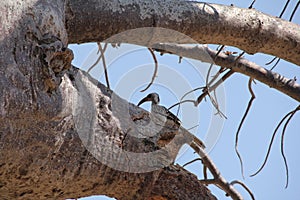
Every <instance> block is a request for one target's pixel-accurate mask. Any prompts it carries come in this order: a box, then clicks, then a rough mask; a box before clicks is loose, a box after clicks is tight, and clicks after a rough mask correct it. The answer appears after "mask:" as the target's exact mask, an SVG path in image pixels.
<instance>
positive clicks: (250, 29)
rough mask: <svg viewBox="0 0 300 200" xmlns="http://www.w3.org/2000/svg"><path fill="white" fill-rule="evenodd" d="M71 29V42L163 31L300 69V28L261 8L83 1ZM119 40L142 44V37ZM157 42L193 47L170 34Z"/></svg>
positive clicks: (69, 21) (71, 17)
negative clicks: (130, 32)
mask: <svg viewBox="0 0 300 200" xmlns="http://www.w3.org/2000/svg"><path fill="white" fill-rule="evenodd" d="M66 25H67V31H68V35H69V42H70V43H83V42H98V41H103V40H104V39H107V38H109V37H110V36H112V35H114V34H117V33H120V32H122V31H126V30H129V29H135V28H141V27H163V28H168V29H172V30H176V31H179V32H181V33H183V34H186V35H188V36H190V37H191V38H192V39H194V40H195V41H194V42H199V43H206V44H223V45H228V46H235V47H238V48H240V49H242V50H244V51H246V52H247V53H249V54H254V53H258V52H261V53H265V54H271V55H274V56H277V57H280V58H282V59H285V60H287V61H289V62H292V63H295V64H296V65H300V56H299V54H300V26H299V25H297V24H293V23H291V22H288V21H285V20H283V19H280V18H276V17H272V16H270V15H266V14H263V13H261V12H259V11H257V10H255V9H241V8H237V7H234V6H222V5H217V4H209V3H199V2H190V1H183V0H180V1H173V0H167V1H158V0H154V1H143V0H132V1H108V0H106V1H95V0H88V1H86V0H79V1H69V2H68V4H67V13H66ZM153 34H155V33H153ZM123 39H124V38H123ZM150 39H152V38H150ZM119 42H129V43H134V42H135V43H136V44H138V43H139V41H138V39H137V38H136V36H133V38H131V39H130V41H128V38H126V39H124V40H122V39H121V41H119ZM151 42H153V43H159V42H163V43H166V42H169V43H187V41H186V40H182V41H179V40H178V38H172V37H170V35H160V37H156V38H155V40H152V41H151ZM188 42H190V41H188Z"/></svg>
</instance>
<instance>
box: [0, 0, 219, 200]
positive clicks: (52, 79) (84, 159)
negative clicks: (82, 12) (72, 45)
mask: <svg viewBox="0 0 300 200" xmlns="http://www.w3.org/2000/svg"><path fill="white" fill-rule="evenodd" d="M64 9H65V4H64V1H61V0H56V1H53V0H48V1H33V0H27V1H9V0H7V1H3V2H2V7H1V13H2V14H3V15H2V16H3V17H2V18H1V21H0V23H1V25H2V28H1V43H0V51H1V53H0V66H1V67H0V81H1V84H0V96H1V98H0V105H1V109H0V147H1V151H0V174H1V175H0V198H1V199H16V198H18V199H65V198H72V197H73V198H77V197H82V196H89V195H96V194H106V195H108V196H113V197H116V198H118V199H166V198H172V199H199V198H203V199H215V197H214V196H213V195H212V194H211V193H210V191H209V190H208V189H207V188H206V187H205V186H203V185H202V184H201V183H200V181H199V180H198V179H197V177H196V176H195V175H193V174H191V173H189V172H187V171H186V170H184V169H183V168H182V167H180V166H173V165H171V166H170V167H165V168H161V167H160V168H158V169H156V170H149V172H145V173H131V172H130V170H129V168H128V169H127V172H126V170H123V171H118V170H116V168H112V167H114V166H111V167H108V166H107V165H109V163H108V164H107V165H105V164H103V162H99V161H98V160H97V159H96V157H95V155H92V153H90V152H92V151H88V150H91V149H88V147H90V146H86V145H87V144H86V143H85V142H89V140H85V139H86V138H88V139H89V137H86V138H85V135H84V136H83V137H82V135H80V133H78V127H76V126H78V124H79V123H80V122H81V121H85V120H86V119H85V118H80V117H81V116H76V115H74V110H76V108H80V107H76V106H77V104H78V103H79V104H78V105H91V104H89V102H88V101H87V102H84V101H85V99H80V98H81V97H85V96H84V95H85V94H88V95H90V96H89V97H87V99H88V100H89V99H90V100H95V99H96V100H97V101H96V102H93V103H95V104H92V108H93V107H95V106H96V107H95V110H92V111H95V113H96V114H97V115H92V116H93V117H95V120H97V122H98V123H97V124H98V126H99V127H98V128H99V130H100V129H101V131H100V132H97V134H98V135H97V134H96V135H94V137H98V139H103V140H100V141H102V142H103V141H104V142H103V143H96V144H95V146H96V147H97V148H100V150H107V151H103V152H104V153H105V154H103V155H105V156H107V157H105V159H106V161H110V159H113V157H115V155H114V152H113V151H110V150H113V147H115V145H117V147H119V148H120V149H124V150H127V151H132V152H137V153H141V152H151V151H154V150H158V149H161V148H162V146H161V145H166V144H167V143H168V141H166V142H167V143H163V142H162V140H161V139H162V138H164V139H166V137H163V136H164V135H165V134H167V135H168V136H170V135H171V136H172V137H174V136H175V135H176V134H177V132H178V129H172V127H167V128H165V129H163V130H161V131H160V133H159V134H158V135H155V137H151V139H147V138H146V139H137V138H136V137H131V136H130V135H131V134H134V133H135V130H132V131H131V132H133V133H131V134H130V135H128V134H127V133H128V131H129V130H125V128H124V126H125V125H128V124H126V121H128V120H129V118H131V117H130V116H129V117H128V116H127V115H126V116H125V117H124V120H123V121H125V123H124V124H123V123H121V124H120V123H119V121H120V119H119V118H121V117H122V115H121V114H122V112H118V109H123V108H129V111H130V112H131V113H133V116H132V119H135V120H136V121H137V125H139V123H141V124H142V126H144V125H143V123H144V122H143V120H144V119H143V118H142V119H138V117H136V114H137V115H142V116H147V115H148V113H146V112H145V111H143V110H142V109H140V108H138V107H136V106H133V105H130V104H129V103H128V102H126V101H125V100H122V99H120V98H118V97H117V96H114V99H115V100H116V103H115V104H114V105H116V106H115V107H113V108H114V109H116V112H112V110H110V109H112V108H111V104H112V101H113V99H112V95H113V93H112V91H109V90H108V89H107V88H105V87H104V86H103V85H101V84H100V83H98V82H97V81H95V80H93V79H92V78H91V77H89V75H88V74H86V73H84V72H81V71H80V70H78V69H76V68H74V67H72V66H71V60H72V58H73V55H72V52H71V51H70V50H69V49H68V48H67V44H68V37H67V32H66V29H65V24H64V23H65V16H64V13H65V10H64ZM94 97H95V99H93V98H94ZM79 100H82V101H83V102H81V101H79ZM76 103H77V104H76ZM80 103H83V104H80ZM74 106H75V107H76V108H74ZM126 111H128V110H126ZM95 113H93V112H92V114H95ZM118 114H119V118H117V117H116V115H118ZM123 114H124V112H123ZM127 114H128V113H127ZM126 117H127V118H126ZM78 119H79V121H76V120H78ZM145 119H146V120H149V117H148V118H147V117H146V118H145ZM121 121H122V120H121ZM152 126H153V127H152V128H155V127H156V125H153V124H152ZM79 130H80V129H79ZM179 132H180V131H179ZM105 138H109V140H105ZM179 139H180V138H179ZM183 139H185V138H183ZM148 140H149V141H148ZM175 141H176V140H175ZM181 141H182V140H181ZM183 142H185V140H183ZM97 144H98V146H97ZM101 145H103V146H101ZM180 145H182V144H180ZM180 145H175V146H174V147H175V148H171V151H169V152H165V153H166V155H165V154H161V156H162V159H161V163H158V164H160V165H161V166H165V165H166V164H165V163H164V162H166V163H167V164H168V165H170V162H171V161H173V160H174V159H175V156H176V153H177V151H178V150H179V148H180ZM101 148H103V149H101ZM104 148H106V149H104ZM101 155H102V154H101ZM102 161H103V160H102ZM117 161H118V158H117ZM134 161H135V160H134ZM104 162H105V161H104ZM132 162H133V161H132ZM135 162H136V163H134V162H133V164H132V165H133V166H135V164H137V166H138V164H143V163H141V161H139V160H138V159H137V160H136V161H135ZM120 163H121V164H122V160H120ZM123 164H124V163H123ZM126 164H127V163H125V164H124V165H123V167H130V163H129V164H128V165H126ZM182 180H184V181H182ZM187 183H188V184H189V185H192V186H193V188H191V187H186V184H187ZM174 188H177V189H176V190H174Z"/></svg>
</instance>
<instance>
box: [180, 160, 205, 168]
mask: <svg viewBox="0 0 300 200" xmlns="http://www.w3.org/2000/svg"><path fill="white" fill-rule="evenodd" d="M198 160H200V161H201V158H196V159H193V160H192V161H189V162H187V163H185V164H184V165H182V167H186V166H187V165H190V164H192V163H193V162H196V161H198Z"/></svg>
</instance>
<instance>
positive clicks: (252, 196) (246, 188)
mask: <svg viewBox="0 0 300 200" xmlns="http://www.w3.org/2000/svg"><path fill="white" fill-rule="evenodd" d="M234 184H238V185H240V186H242V187H243V188H244V189H245V190H246V191H247V192H248V194H249V195H250V196H251V199H252V200H254V199H255V198H254V195H253V193H252V192H251V190H250V189H249V188H248V187H247V186H246V185H245V184H244V183H243V182H241V181H238V180H235V181H232V182H231V183H230V185H234Z"/></svg>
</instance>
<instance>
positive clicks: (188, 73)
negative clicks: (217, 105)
mask: <svg viewBox="0 0 300 200" xmlns="http://www.w3.org/2000/svg"><path fill="white" fill-rule="evenodd" d="M209 2H211V3H220V4H224V1H221V0H220V1H209ZM226 2H227V4H234V5H235V6H238V7H247V6H249V4H250V3H251V2H250V1H247V2H245V1H226ZM296 2H297V1H296V0H294V1H291V3H290V4H291V5H290V6H289V7H288V10H287V11H286V14H285V15H284V18H289V14H290V13H291V10H292V9H293V8H294V5H295V4H296ZM270 3H272V8H271V6H270ZM284 3H285V2H283V1H278V0H277V1H257V2H256V3H255V5H254V7H255V8H256V9H257V10H260V11H262V12H265V13H268V14H270V15H275V16H278V15H279V14H280V12H281V9H282V8H283V6H284ZM299 16H300V11H298V12H296V14H295V16H294V20H293V22H295V23H297V24H300V17H299ZM70 48H71V49H72V50H73V51H74V54H75V59H74V60H73V64H74V65H75V66H77V67H80V68H82V69H84V70H87V69H88V68H89V66H91V64H92V63H93V62H94V59H96V56H97V55H96V51H97V46H96V45H95V44H81V45H70ZM130 48H132V50H130V51H129V50H128V49H130ZM123 49H125V50H124V51H125V53H124V55H123V54H122V50H123ZM107 52H109V53H108V54H109V55H112V56H113V58H115V60H114V61H113V62H111V64H110V65H109V66H108V68H109V69H108V74H109V78H110V84H111V88H112V89H113V90H114V91H115V92H116V93H117V94H118V95H120V96H121V97H122V98H124V99H126V100H128V101H129V102H132V103H135V104H136V103H137V102H138V101H139V100H140V99H141V98H143V97H144V96H146V95H147V94H148V93H150V92H153V91H155V92H158V93H159V94H160V97H161V104H162V105H165V106H166V107H169V106H171V105H173V104H174V103H176V102H177V101H178V98H180V95H182V94H184V92H185V91H187V90H188V88H196V87H200V86H203V85H204V83H205V72H206V71H207V68H208V66H209V65H207V64H204V63H200V62H196V61H193V60H188V59H183V60H182V63H181V64H178V57H177V56H173V55H164V56H159V55H158V54H156V55H157V58H158V62H159V71H158V77H157V79H156V80H155V84H154V85H153V86H152V87H150V88H149V89H148V90H147V91H146V92H144V93H141V92H139V90H141V89H142V88H144V87H145V86H146V85H147V83H148V82H149V81H150V80H151V76H152V72H153V60H152V57H151V54H150V53H149V52H148V50H147V49H146V48H140V47H128V46H126V45H123V44H122V45H121V47H120V48H119V49H115V48H114V49H113V48H110V49H109V50H108V51H107ZM246 58H248V59H249V60H251V61H254V62H256V63H258V64H260V65H262V66H264V63H266V62H268V61H269V60H271V59H272V57H271V56H265V55H261V54H257V55H254V56H246ZM107 60H108V61H109V58H107ZM265 67H266V68H269V66H265ZM274 71H276V72H279V73H281V74H282V75H284V76H286V77H288V78H293V77H294V76H297V78H298V79H299V72H300V70H299V66H295V65H293V64H290V63H288V62H285V61H281V62H280V63H279V65H278V66H277V67H276V68H275V70H274ZM91 74H92V76H94V77H95V78H96V79H98V80H100V81H101V82H102V83H104V84H105V81H104V79H103V76H101V74H102V65H101V62H100V64H99V65H98V66H96V68H95V69H94V70H92V72H91ZM298 82H299V81H298ZM247 83H248V77H246V76H244V75H242V74H234V75H233V76H232V77H230V78H229V79H228V80H227V81H226V82H225V84H224V88H223V89H224V92H225V93H224V95H223V96H222V102H223V103H224V109H222V111H223V112H224V114H225V115H226V116H227V119H226V120H221V122H218V123H223V124H222V125H223V126H222V127H221V128H222V129H220V131H219V132H218V133H215V134H214V135H213V136H212V135H211V134H210V133H208V132H209V130H212V128H214V127H213V126H214V124H212V125H211V123H215V122H216V121H215V120H217V119H214V109H213V108H212V106H211V104H210V103H209V101H207V102H202V103H201V105H200V106H199V107H198V108H195V107H193V106H190V105H186V106H185V107H184V108H183V110H182V112H181V113H180V115H179V116H180V118H181V119H182V122H183V125H184V127H186V128H190V127H192V126H194V125H196V124H199V126H198V127H197V128H195V129H192V130H191V132H193V133H194V134H195V135H197V136H198V137H199V138H201V139H203V140H205V141H208V140H209V139H210V138H211V137H213V139H214V141H215V143H213V144H212V145H211V147H212V148H211V149H210V151H209V155H210V156H211V157H212V159H213V161H214V162H215V164H216V165H217V167H218V168H219V170H220V171H221V173H222V175H223V176H224V177H225V178H226V179H227V180H228V181H232V180H236V179H238V180H243V179H242V176H241V173H240V165H239V161H238V158H237V156H236V154H235V151H234V145H235V144H234V141H235V132H236V130H237V127H238V125H239V122H240V119H241V117H242V116H243V114H244V112H245V109H246V106H247V103H248V100H249V99H250V94H249V91H248V89H247ZM253 90H254V92H255V95H256V99H255V100H254V102H253V107H252V109H251V111H250V113H249V115H248V117H247V119H246V121H245V123H244V126H243V128H242V130H241V132H240V142H239V149H240V152H241V154H242V156H243V161H244V170H245V180H243V181H244V182H245V183H246V184H247V186H248V187H249V188H250V189H251V190H252V192H253V193H254V194H255V197H256V199H291V200H293V199H297V197H299V196H300V190H299V184H298V179H299V178H300V172H299V170H298V168H299V164H300V157H299V155H298V152H299V144H298V143H299V141H300V135H299V130H300V123H299V122H300V114H299V113H297V114H296V115H295V116H294V118H293V119H292V121H291V122H290V124H289V125H288V127H287V130H286V134H285V140H284V144H285V149H284V150H285V153H286V156H287V160H288V165H289V174H290V181H289V187H288V188H287V189H284V186H285V169H284V163H283V160H282V157H281V155H280V134H281V129H280V130H279V132H278V133H277V134H278V135H277V137H276V139H275V141H274V145H273V147H272V151H271V154H270V157H269V160H268V162H267V164H266V166H265V168H264V169H263V170H262V172H261V173H260V174H258V175H257V176H255V177H251V178H250V177H249V175H250V174H252V173H254V172H255V171H256V170H257V169H258V168H259V167H260V165H261V164H262V161H263V158H264V156H265V154H266V151H267V146H268V144H269V141H270V138H271V135H272V133H273V131H274V129H275V127H276V126H277V124H278V123H279V121H280V120H281V119H282V117H283V116H284V115H285V114H286V113H288V112H289V111H291V110H293V109H295V108H296V106H297V105H298V104H299V102H296V101H295V100H293V99H291V98H290V97H287V96H285V95H283V94H282V93H280V92H278V91H276V90H274V89H270V88H269V87H268V86H266V85H264V84H262V83H260V82H258V81H257V82H256V84H254V85H253ZM220 92H221V91H220ZM194 95H195V96H197V95H199V92H196V93H195V94H194ZM195 96H192V95H191V96H189V98H193V97H194V98H195ZM143 108H145V109H149V105H148V104H146V105H144V106H143ZM172 111H173V112H174V113H176V109H174V110H172ZM191 116H193V117H191ZM194 157H195V155H194V154H193V151H192V150H191V149H190V148H188V147H185V148H183V150H182V151H181V153H180V156H179V157H178V159H177V161H176V162H177V163H178V164H180V165H183V164H184V163H186V162H188V161H190V160H192V159H193V158H194ZM186 169H188V170H189V171H191V172H193V173H194V174H196V175H197V176H198V177H199V179H201V178H202V174H201V172H202V166H201V164H200V163H197V162H196V163H193V164H191V165H189V166H187V167H186ZM209 188H210V189H211V191H212V193H213V194H214V195H216V196H217V197H218V199H228V198H227V197H225V195H224V192H223V191H221V190H219V189H218V188H217V187H215V186H209ZM236 188H237V189H238V190H239V191H240V192H241V193H242V194H243V196H244V198H245V199H249V196H248V194H247V193H245V192H244V190H243V189H242V188H241V187H239V186H236ZM82 199H85V200H104V199H108V198H107V197H103V196H102V197H100V196H93V197H88V198H82Z"/></svg>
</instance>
